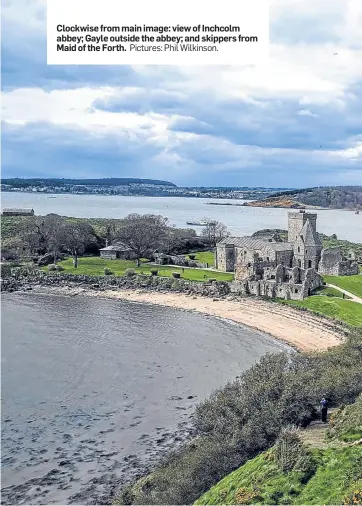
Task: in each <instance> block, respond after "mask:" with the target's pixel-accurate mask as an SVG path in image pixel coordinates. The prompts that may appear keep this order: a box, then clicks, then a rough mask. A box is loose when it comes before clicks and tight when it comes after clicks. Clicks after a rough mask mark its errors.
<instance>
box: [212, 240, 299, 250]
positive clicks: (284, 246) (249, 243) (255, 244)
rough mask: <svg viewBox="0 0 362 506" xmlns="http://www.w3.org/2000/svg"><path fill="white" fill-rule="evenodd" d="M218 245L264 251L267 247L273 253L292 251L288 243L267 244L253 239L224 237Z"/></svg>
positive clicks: (267, 242)
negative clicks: (230, 245) (231, 245)
mask: <svg viewBox="0 0 362 506" xmlns="http://www.w3.org/2000/svg"><path fill="white" fill-rule="evenodd" d="M218 244H233V245H234V246H236V247H239V248H242V247H244V246H245V247H246V248H250V249H259V250H260V249H264V248H265V247H268V248H270V249H272V250H274V251H292V250H293V246H292V244H291V243H289V242H269V241H265V240H263V239H256V238H255V237H225V239H223V240H222V241H220V242H219V243H218Z"/></svg>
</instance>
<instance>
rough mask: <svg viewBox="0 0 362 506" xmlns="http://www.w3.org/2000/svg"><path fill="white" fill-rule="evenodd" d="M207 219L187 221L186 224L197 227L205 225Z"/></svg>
mask: <svg viewBox="0 0 362 506" xmlns="http://www.w3.org/2000/svg"><path fill="white" fill-rule="evenodd" d="M207 223H208V222H207V221H187V222H186V225H194V226H196V227H204V226H205V225H207Z"/></svg>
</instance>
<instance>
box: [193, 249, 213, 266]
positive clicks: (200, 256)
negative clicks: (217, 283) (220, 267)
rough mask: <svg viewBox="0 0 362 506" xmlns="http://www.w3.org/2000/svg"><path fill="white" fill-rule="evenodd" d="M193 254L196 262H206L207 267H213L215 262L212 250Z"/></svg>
mask: <svg viewBox="0 0 362 506" xmlns="http://www.w3.org/2000/svg"><path fill="white" fill-rule="evenodd" d="M194 255H195V260H197V261H198V262H202V263H208V264H209V267H213V265H214V263H215V254H214V253H213V252H212V251H199V252H198V253H194ZM186 256H188V255H186Z"/></svg>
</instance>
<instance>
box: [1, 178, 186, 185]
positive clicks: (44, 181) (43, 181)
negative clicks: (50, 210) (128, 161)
mask: <svg viewBox="0 0 362 506" xmlns="http://www.w3.org/2000/svg"><path fill="white" fill-rule="evenodd" d="M1 182H2V184H3V185H10V186H15V187H17V188H20V187H23V188H26V187H27V186H43V187H44V186H45V187H47V186H123V185H130V184H147V185H155V186H173V187H174V188H177V186H176V185H175V184H174V183H171V182H170V181H159V180H157V179H138V178H127V177H125V178H124V177H119V178H113V177H111V178H104V179H58V178H30V179H27V178H26V179H25V178H10V179H2V181H1Z"/></svg>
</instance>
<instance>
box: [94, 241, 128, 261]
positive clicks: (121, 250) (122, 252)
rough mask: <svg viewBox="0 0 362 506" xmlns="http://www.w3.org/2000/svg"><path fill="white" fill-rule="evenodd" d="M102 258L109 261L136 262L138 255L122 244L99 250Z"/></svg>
mask: <svg viewBox="0 0 362 506" xmlns="http://www.w3.org/2000/svg"><path fill="white" fill-rule="evenodd" d="M99 253H100V256H101V258H105V259H107V260H117V259H118V260H134V259H135V258H136V255H135V254H134V253H133V251H132V250H131V249H130V248H128V247H127V246H125V245H124V244H122V243H115V244H112V245H111V246H106V247H105V248H101V249H100V250H99Z"/></svg>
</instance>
